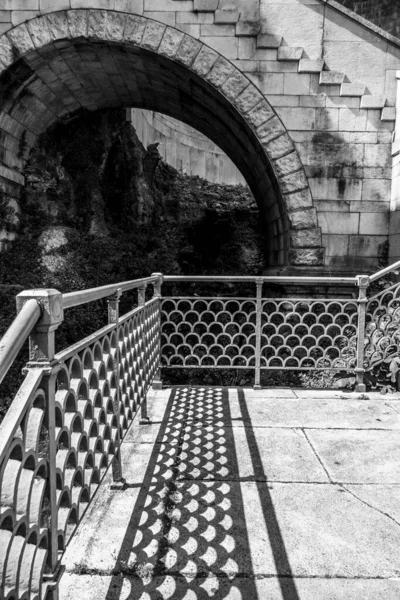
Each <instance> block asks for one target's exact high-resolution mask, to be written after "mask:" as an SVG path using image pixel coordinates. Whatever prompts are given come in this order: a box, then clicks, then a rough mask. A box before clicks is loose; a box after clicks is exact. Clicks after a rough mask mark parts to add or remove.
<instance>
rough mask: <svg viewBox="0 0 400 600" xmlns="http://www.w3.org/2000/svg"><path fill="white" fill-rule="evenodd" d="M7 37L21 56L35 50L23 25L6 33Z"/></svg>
mask: <svg viewBox="0 0 400 600" xmlns="http://www.w3.org/2000/svg"><path fill="white" fill-rule="evenodd" d="M8 37H9V38H10V40H11V41H12V43H13V45H14V46H15V48H17V50H18V52H19V53H20V54H21V55H23V54H26V53H27V52H29V51H30V50H34V48H35V45H34V43H33V41H32V38H31V36H30V34H29V31H28V29H27V27H26V25H25V24H24V23H23V24H22V25H18V27H15V28H14V29H11V31H9V33H8Z"/></svg>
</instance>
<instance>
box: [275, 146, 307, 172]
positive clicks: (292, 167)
mask: <svg viewBox="0 0 400 600" xmlns="http://www.w3.org/2000/svg"><path fill="white" fill-rule="evenodd" d="M302 167H303V165H302V164H301V162H300V159H299V155H298V154H297V152H296V151H295V150H294V151H293V152H291V153H290V154H287V155H286V156H284V157H282V158H279V159H277V160H275V162H274V169H275V172H276V173H277V174H278V175H286V174H288V173H292V172H293V171H298V170H299V169H302Z"/></svg>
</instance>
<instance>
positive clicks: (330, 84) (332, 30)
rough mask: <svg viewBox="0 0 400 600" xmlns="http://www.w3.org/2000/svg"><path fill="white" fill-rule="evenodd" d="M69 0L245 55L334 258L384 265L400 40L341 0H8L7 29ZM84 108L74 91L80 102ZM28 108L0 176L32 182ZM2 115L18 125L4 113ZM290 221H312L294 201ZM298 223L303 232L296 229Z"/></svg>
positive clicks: (207, 59) (12, 182) (231, 57)
mask: <svg viewBox="0 0 400 600" xmlns="http://www.w3.org/2000/svg"><path fill="white" fill-rule="evenodd" d="M70 8H72V9H84V8H87V9H90V10H91V11H96V10H97V9H101V10H103V11H107V9H108V8H109V9H110V10H117V11H128V12H130V13H134V14H138V15H143V16H145V17H146V18H149V19H154V20H155V21H156V22H158V23H159V25H154V36H153V37H154V40H152V41H151V43H150V45H149V46H148V47H149V49H152V48H153V46H154V43H155V40H156V38H157V36H159V37H160V39H159V40H158V42H157V43H159V42H160V41H161V38H162V35H163V32H164V30H165V27H164V25H167V26H169V27H170V28H173V29H174V30H175V31H178V32H180V33H181V34H182V35H184V34H186V36H190V37H191V39H194V40H198V41H200V42H201V43H203V44H206V46H208V47H209V48H210V49H211V50H210V52H209V53H208V54H207V53H204V65H205V69H206V68H209V65H210V64H212V61H213V60H216V59H215V56H214V55H213V53H212V50H215V51H217V52H218V53H220V55H222V56H223V57H224V58H225V59H227V60H228V61H229V62H230V63H232V64H233V65H235V67H237V68H238V69H239V70H240V72H241V73H242V75H243V76H244V78H245V79H243V81H239V80H238V82H237V86H239V87H240V86H241V85H243V86H244V85H245V83H244V82H245V80H246V81H248V80H250V81H251V82H252V83H253V84H254V85H255V86H256V87H257V88H258V90H259V92H260V94H262V95H264V97H265V98H266V99H267V101H268V102H269V103H270V105H271V106H272V107H273V109H274V110H275V111H276V114H277V115H278V117H279V118H280V121H281V124H282V125H278V123H279V122H278V121H275V120H274V119H271V124H272V123H274V127H275V123H276V127H277V129H276V133H274V132H271V133H270V134H268V135H272V136H273V135H276V136H278V135H281V134H282V131H286V132H287V134H288V136H289V137H288V138H285V140H289V141H286V142H285V143H286V146H285V148H286V149H284V148H282V147H281V146H279V147H278V149H277V152H278V156H281V157H282V158H281V159H279V160H280V161H281V162H282V161H283V162H282V166H281V165H278V163H276V164H274V166H273V167H272V168H273V170H274V171H275V173H276V175H277V177H278V179H279V177H283V178H284V179H285V178H286V181H285V182H284V183H282V186H281V188H282V189H281V191H283V193H284V194H285V193H286V194H287V193H288V192H290V190H291V188H290V186H291V185H292V183H291V182H292V181H294V180H296V182H297V183H296V186H297V188H296V189H298V180H299V177H297V176H296V177H295V175H294V174H292V172H291V169H293V168H294V166H293V165H294V164H295V163H296V161H298V159H299V161H300V162H299V164H298V165H297V168H298V169H300V168H303V167H304V171H305V174H306V176H307V185H308V186H309V189H310V191H311V196H312V206H313V208H312V209H311V207H310V211H311V210H312V211H313V214H316V215H317V219H318V226H319V227H320V228H321V230H322V236H323V237H322V240H323V246H324V258H323V261H324V267H325V269H326V270H327V271H329V272H333V271H338V272H344V271H351V272H355V271H371V269H373V268H374V267H376V266H377V264H378V258H379V255H380V254H381V253H382V250H383V246H384V244H385V242H387V240H388V239H389V235H390V236H391V240H392V241H393V243H394V242H395V240H396V239H397V238H396V237H395V236H396V235H398V234H397V231H398V228H397V220H396V219H397V215H396V207H397V205H396V201H395V199H396V198H397V194H398V192H397V191H396V190H397V185H398V180H397V175H396V173H397V170H396V169H397V165H396V162H395V165H394V170H393V174H394V176H395V178H394V179H393V186H394V188H393V191H392V199H391V193H390V190H391V187H392V156H391V155H392V135H393V132H394V129H395V118H396V95H397V89H396V85H397V83H396V70H397V69H399V65H400V42H398V41H396V40H395V39H394V38H393V37H391V36H390V35H389V34H387V33H385V32H384V31H381V30H379V29H378V28H377V27H376V26H373V25H371V26H369V25H368V24H367V23H366V22H365V21H364V20H363V19H361V18H359V17H357V15H355V14H352V13H350V12H349V11H348V10H347V9H345V8H343V7H341V5H339V4H338V3H337V2H335V0H285V2H283V1H282V0H251V2H249V1H247V0H246V1H245V0H230V1H229V2H228V0H219V1H217V0H129V2H128V1H127V0H51V1H50V0H23V1H22V0H0V25H1V27H0V32H3V33H4V32H7V31H8V30H9V29H10V28H12V27H13V26H14V25H17V24H18V23H22V22H23V21H25V20H27V19H31V18H33V17H35V16H37V15H39V14H49V13H51V12H53V11H55V10H66V9H70ZM93 14H94V13H93ZM99 14H100V13H99ZM101 18H103V17H101ZM51 26H52V25H50V27H51ZM54 26H55V25H54ZM167 31H171V30H169V29H167ZM9 35H10V36H11V32H10V34H9ZM178 37H179V36H178ZM178 37H177V36H175V37H174V38H173V43H177V40H178ZM157 39H158V38H157ZM171 39H172V38H171ZM181 39H183V38H182V37H181V38H179V40H181ZM186 39H188V38H187V37H186V38H185V40H186ZM179 40H178V41H179ZM114 41H115V40H114ZM190 48H191V49H194V48H195V43H194V42H193V43H192V42H191V45H190ZM175 50H176V49H175ZM206 55H207V56H206ZM199 64H200V63H199ZM207 65H208V66H207ZM202 68H203V66H202ZM204 72H205V73H207V70H205V71H204ZM99 77H100V76H99ZM66 83H67V84H68V81H66ZM239 87H238V89H239ZM240 89H243V88H240ZM107 92H108V93H110V97H111V91H110V92H109V90H107ZM229 93H230V92H229ZM238 93H239V92H238ZM260 97H261V96H260ZM67 108H68V107H67ZM74 108H75V103H74V102H71V104H70V107H69V109H70V110H71V111H72V110H74ZM143 108H146V106H143ZM166 112H168V111H166ZM17 116H18V115H17ZM14 118H15V117H14ZM18 118H19V117H18ZM18 118H15V122H16V125H15V128H14V130H13V131H14V133H13V138H15V140H14V139H12V138H11V137H7V140H6V142H7V143H4V148H3V150H2V155H1V157H0V161H1V163H0V176H1V177H3V180H4V185H9V186H11V187H12V186H18V185H22V184H23V177H22V175H21V166H22V164H21V160H20V158H19V157H18V143H19V141H20V139H21V135H22V132H23V128H22V127H21V128H19V129H18V122H19V121H18ZM42 119H44V117H43V116H42ZM186 121H188V119H187V118H186ZM0 127H1V128H3V129H4V128H7V127H8V122H5V121H4V118H3V120H2V122H1V123H0ZM13 127H14V122H13ZM33 129H34V127H33ZM274 131H275V130H274ZM14 134H15V135H14ZM29 135H30V133H29V132H28V142H29V141H30V140H29ZM33 135H34V133H33ZM292 144H293V145H294V147H295V148H296V150H297V157H298V158H296V161H291V162H290V161H289V162H288V161H286V159H285V153H286V152H292ZM227 147H228V148H229V144H227ZM249 151H250V148H249V147H244V148H243V156H244V157H245V159H246V163H247V164H251V162H252V157H249V156H248V153H249ZM254 160H256V159H255V157H254ZM395 161H396V159H395ZM239 162H240V161H239V160H238V157H236V159H235V163H236V164H237V165H238V163H239ZM296 164H297V163H296ZM257 168H258V167H257ZM299 172H300V171H299ZM268 193H269V192H268V191H267V190H266V194H268ZM266 201H267V205H268V199H267V200H266ZM273 210H275V208H274V209H273ZM299 210H300V208H299ZM315 211H316V213H315ZM272 213H273V211H272V209H271V219H274V218H275V216H274V214H272ZM310 214H311V213H310ZM290 221H291V222H292V223H296V231H297V230H299V231H300V232H301V231H302V226H301V223H303V221H302V220H301V219H300V220H299V219H296V218H295V216H294V213H293V215H291V216H290ZM300 221H301V223H300V226H299V222H300ZM299 231H297V233H295V234H294V233H293V236H295V237H296V239H297V240H298V239H300V237H301V234H300V233H299ZM293 239H294V238H293ZM393 248H394V246H393ZM398 254H399V253H398V252H397V251H394V250H393V251H392V255H393V256H395V255H396V256H397V255H398Z"/></svg>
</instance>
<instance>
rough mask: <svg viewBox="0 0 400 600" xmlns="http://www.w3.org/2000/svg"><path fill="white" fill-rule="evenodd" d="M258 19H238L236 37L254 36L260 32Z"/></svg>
mask: <svg viewBox="0 0 400 600" xmlns="http://www.w3.org/2000/svg"><path fill="white" fill-rule="evenodd" d="M260 29H261V24H260V21H239V22H238V23H236V32H235V35H236V37H255V36H258V34H259V33H260Z"/></svg>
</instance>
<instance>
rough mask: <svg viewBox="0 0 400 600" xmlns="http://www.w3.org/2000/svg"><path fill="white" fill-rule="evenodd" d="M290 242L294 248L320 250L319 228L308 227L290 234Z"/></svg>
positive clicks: (320, 236)
mask: <svg viewBox="0 0 400 600" xmlns="http://www.w3.org/2000/svg"><path fill="white" fill-rule="evenodd" d="M290 241H291V244H292V247H294V248H320V247H321V244H322V234H321V228H320V227H309V228H308V229H298V230H295V231H291V232H290Z"/></svg>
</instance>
